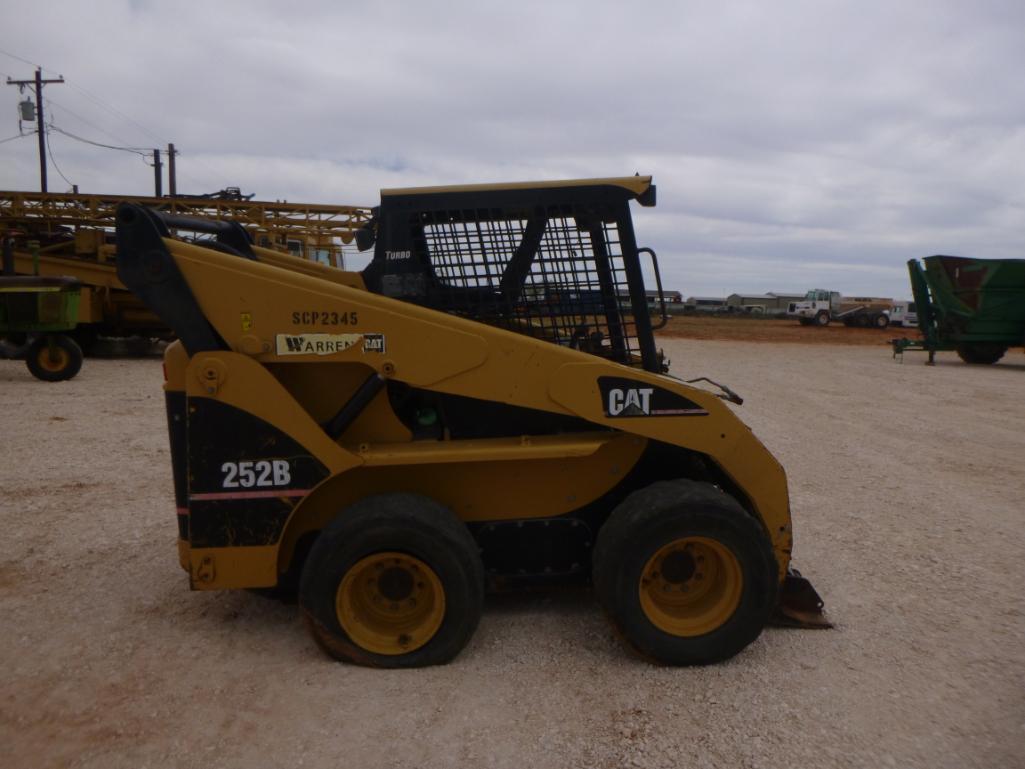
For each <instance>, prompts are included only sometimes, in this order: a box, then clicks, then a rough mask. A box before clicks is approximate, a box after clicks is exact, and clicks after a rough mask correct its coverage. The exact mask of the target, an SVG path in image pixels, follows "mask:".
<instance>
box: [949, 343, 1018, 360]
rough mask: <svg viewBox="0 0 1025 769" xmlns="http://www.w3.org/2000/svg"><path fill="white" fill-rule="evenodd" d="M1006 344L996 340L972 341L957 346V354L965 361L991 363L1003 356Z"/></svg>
mask: <svg viewBox="0 0 1025 769" xmlns="http://www.w3.org/2000/svg"><path fill="white" fill-rule="evenodd" d="M1006 352H1007V345H1003V344H998V343H996V342H974V343H972V344H962V345H958V347H957V355H958V357H959V358H960V359H961V360H963V361H964V362H965V363H980V364H986V365H988V364H991V363H996V362H997V361H998V360H1000V359H1001V358H1003V357H1004V353H1006Z"/></svg>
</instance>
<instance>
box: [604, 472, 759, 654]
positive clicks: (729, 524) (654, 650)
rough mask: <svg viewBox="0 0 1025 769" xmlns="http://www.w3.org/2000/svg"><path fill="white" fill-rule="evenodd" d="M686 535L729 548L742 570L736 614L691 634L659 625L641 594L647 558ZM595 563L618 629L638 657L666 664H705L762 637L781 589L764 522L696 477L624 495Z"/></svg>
mask: <svg viewBox="0 0 1025 769" xmlns="http://www.w3.org/2000/svg"><path fill="white" fill-rule="evenodd" d="M686 536H701V537H707V538H710V539H714V540H716V541H717V542H719V543H720V544H722V545H724V546H725V547H727V548H728V549H729V550H730V551H731V552H732V554H733V555H734V557H736V559H737V560H738V561H739V563H740V565H741V569H742V572H743V577H742V580H743V588H742V594H741V597H740V602H739V604H738V606H737V609H736V611H734V612H733V614H732V615H731V616H730V618H729V619H727V620H726V621H725V622H724V623H723V624H722V625H720V626H719V627H718V628H717V629H715V630H713V631H711V632H709V633H706V634H704V635H699V636H690V637H685V636H677V635H672V634H670V633H667V632H665V631H663V630H661V629H660V628H658V627H656V626H655V625H654V624H653V623H652V622H651V621H650V620H649V619H648V617H647V615H646V614H645V612H644V610H643V608H642V606H641V600H640V595H639V586H640V579H641V573H642V570H643V568H644V566H645V564H646V563H647V562H648V560H649V559H650V558H651V557H652V556H653V555H654V554H655V553H656V552H657V551H658V550H659V549H660V548H661V547H663V546H664V545H665V544H668V543H669V542H672V541H673V540H675V539H679V538H681V537H686ZM593 563H594V586H595V593H596V595H597V597H598V601H599V603H600V604H601V605H602V608H603V609H604V610H605V612H606V614H607V615H608V616H609V619H610V620H611V622H612V624H613V626H614V627H615V628H616V630H617V631H618V632H619V633H620V635H622V636H623V638H625V639H626V641H627V642H628V643H629V644H630V645H631V646H632V647H633V648H634V649H635V650H636V651H638V652H639V653H640V654H641V655H643V656H645V657H647V658H649V659H651V660H653V661H656V662H660V663H663V664H668V665H704V664H709V663H713V662H719V661H721V660H724V659H728V658H729V657H732V656H733V655H735V654H737V653H738V652H739V651H741V650H742V649H743V648H744V647H746V646H747V645H748V644H750V643H751V642H752V641H754V640H755V639H756V638H757V637H758V636H759V635H760V634H761V632H762V629H763V628H764V627H765V625H766V623H767V622H768V620H769V618H770V616H771V615H772V612H773V610H774V609H775V606H776V602H777V597H778V592H779V568H778V565H777V562H776V557H775V555H774V554H773V550H772V544H771V543H770V541H769V538H768V535H767V534H766V532H765V530H764V528H763V527H762V525H761V524H760V523H759V522H758V521H756V520H755V519H754V518H752V517H751V516H750V515H748V513H747V512H746V511H745V510H744V509H743V508H742V507H741V506H740V504H739V503H738V502H737V501H736V500H735V499H734V498H733V497H731V496H729V495H728V494H725V493H724V492H722V491H720V490H719V489H717V488H716V487H714V486H712V485H710V484H707V483H700V482H697V481H690V480H684V479H679V480H672V481H659V482H657V483H653V484H652V485H650V486H647V487H646V488H643V489H640V490H639V491H635V492H634V493H633V494H631V495H630V496H629V497H627V498H626V499H625V500H624V501H623V502H622V503H621V504H620V505H619V506H618V507H617V508H616V509H615V510H614V511H613V512H612V515H611V516H610V517H609V520H608V521H607V522H606V523H605V525H604V526H603V527H602V528H601V530H600V531H599V532H598V539H597V543H596V545H595V548H594V554H593Z"/></svg>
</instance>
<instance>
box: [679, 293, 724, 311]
mask: <svg viewBox="0 0 1025 769" xmlns="http://www.w3.org/2000/svg"><path fill="white" fill-rule="evenodd" d="M684 309H685V310H691V311H694V312H721V311H723V310H724V309H726V298H725V297H722V296H688V297H687V301H686V303H685V305H684Z"/></svg>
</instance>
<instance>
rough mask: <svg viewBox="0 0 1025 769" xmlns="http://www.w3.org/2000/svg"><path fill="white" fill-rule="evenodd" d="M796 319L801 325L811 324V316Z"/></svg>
mask: <svg viewBox="0 0 1025 769" xmlns="http://www.w3.org/2000/svg"><path fill="white" fill-rule="evenodd" d="M797 321H798V323H800V324H801V325H802V326H810V325H811V324H812V320H811V318H798V319H797Z"/></svg>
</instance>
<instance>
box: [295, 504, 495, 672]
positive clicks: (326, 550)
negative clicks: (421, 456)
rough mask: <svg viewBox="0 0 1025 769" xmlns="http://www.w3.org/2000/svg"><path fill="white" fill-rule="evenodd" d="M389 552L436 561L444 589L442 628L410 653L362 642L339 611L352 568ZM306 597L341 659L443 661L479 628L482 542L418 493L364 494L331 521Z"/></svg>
mask: <svg viewBox="0 0 1025 769" xmlns="http://www.w3.org/2000/svg"><path fill="white" fill-rule="evenodd" d="M388 551H396V552H402V553H406V554H408V555H411V556H414V557H415V558H418V559H420V560H421V561H423V562H424V563H426V564H427V565H428V566H430V568H431V569H432V570H433V571H434V572H435V574H436V575H437V576H438V578H439V580H440V582H441V586H442V589H443V590H444V595H445V612H444V615H443V619H442V621H441V625H440V627H439V628H438V630H437V631H436V632H435V633H434V635H433V636H432V637H431V639H430V640H429V641H428V642H427V643H426V644H425V645H423V646H421V647H420V648H418V649H414V650H413V651H410V652H408V653H405V654H397V655H389V654H379V653H375V652H372V651H370V650H367V649H364V648H362V647H361V646H359V645H358V644H357V643H356V642H354V641H353V640H352V639H351V638H349V637H348V635H347V634H346V632H345V631H344V630H343V628H342V626H341V624H340V623H339V621H338V615H337V612H336V610H335V595H336V593H337V590H338V586H339V585H340V584H341V581H342V579H343V577H344V576H345V574H346V572H348V571H349V570H350V569H351V568H352V567H353V566H354V565H355V564H356V563H358V562H359V561H360V560H361V559H363V558H365V557H367V556H369V555H372V554H374V553H382V552H388ZM299 604H300V606H301V608H302V611H303V614H304V617H305V619H306V623H307V627H308V628H309V630H310V632H311V633H312V635H313V637H314V639H315V640H316V641H317V643H318V645H319V646H320V647H321V648H322V649H323V650H324V651H325V652H327V653H328V654H329V655H330V656H332V657H334V658H335V659H338V660H342V661H344V662H352V663H355V664H358V665H366V666H369V667H381V668H410V667H425V666H428V665H441V664H444V663H446V662H449V661H451V660H452V659H453V658H454V657H455V656H456V655H457V654H458V653H459V652H460V651H461V650H462V648H463V647H464V646H466V644H467V642H468V641H469V640H470V638H471V636H473V633H474V631H475V630H476V629H477V624H478V623H479V622H480V616H481V612H482V611H483V607H484V567H483V565H482V564H481V560H480V555H479V553H478V549H477V543H476V542H475V541H474V539H473V537H472V536H471V535H470V532H469V531H468V530H467V528H466V526H465V524H463V523H462V522H461V521H460V520H459V519H458V518H456V516H455V515H454V514H453V513H452V511H451V510H449V509H448V508H446V507H444V506H443V505H440V504H438V503H437V502H435V501H434V500H432V499H429V498H427V497H422V496H418V495H416V494H382V495H380V496H374V497H367V498H366V499H363V500H360V501H359V502H357V503H356V504H354V505H352V506H351V507H349V508H347V509H346V510H344V511H343V512H342V513H341V514H340V515H339V516H338V517H337V518H335V520H333V521H332V522H331V523H330V524H329V525H328V526H326V527H325V528H324V531H323V532H321V534H320V536H319V537H318V538H317V541H316V542H315V543H314V545H313V547H312V549H311V550H310V554H309V557H308V558H307V559H306V564H305V566H304V567H303V573H302V579H301V580H300V584H299Z"/></svg>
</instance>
